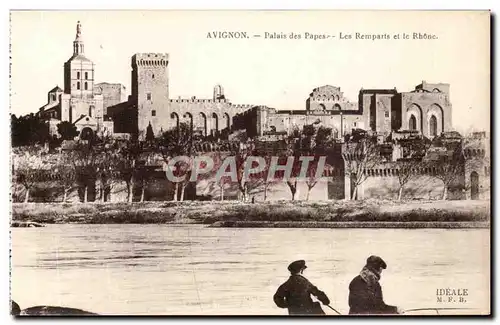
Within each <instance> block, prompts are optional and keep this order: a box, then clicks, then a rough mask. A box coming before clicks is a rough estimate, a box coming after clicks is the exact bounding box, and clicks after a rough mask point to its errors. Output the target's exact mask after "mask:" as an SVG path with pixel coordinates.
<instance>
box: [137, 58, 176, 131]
mask: <svg viewBox="0 0 500 325" xmlns="http://www.w3.org/2000/svg"><path fill="white" fill-rule="evenodd" d="M131 99H132V102H133V104H134V105H135V107H136V108H137V132H138V137H139V139H145V136H146V130H147V128H148V125H149V124H151V127H152V129H153V133H154V134H155V135H156V136H158V135H160V134H161V132H162V131H165V130H167V129H168V128H169V121H170V120H171V117H170V115H169V111H170V109H169V105H170V103H169V95H168V54H167V53H137V54H135V55H134V56H133V57H132V96H131Z"/></svg>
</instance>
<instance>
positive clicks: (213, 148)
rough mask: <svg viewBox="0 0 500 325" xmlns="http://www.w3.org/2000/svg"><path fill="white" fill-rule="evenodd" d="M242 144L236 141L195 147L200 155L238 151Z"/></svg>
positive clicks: (207, 143)
mask: <svg viewBox="0 0 500 325" xmlns="http://www.w3.org/2000/svg"><path fill="white" fill-rule="evenodd" d="M240 145H241V144H240V143H239V142H236V141H227V142H203V143H197V144H195V145H194V149H195V150H196V151H197V152H198V153H203V152H230V151H236V150H238V148H239V147H240Z"/></svg>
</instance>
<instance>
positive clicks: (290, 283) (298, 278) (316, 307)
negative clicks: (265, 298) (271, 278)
mask: <svg viewBox="0 0 500 325" xmlns="http://www.w3.org/2000/svg"><path fill="white" fill-rule="evenodd" d="M311 295H313V296H315V297H316V298H318V299H319V300H320V301H321V302H322V303H323V304H325V305H328V304H330V300H329V299H328V297H327V296H326V294H325V293H324V292H323V291H320V290H318V288H316V287H315V286H314V285H313V284H312V283H311V282H309V280H307V279H306V278H304V277H303V276H302V275H298V274H294V275H292V276H290V278H289V279H288V280H287V281H286V282H285V283H283V284H282V285H281V286H280V287H279V288H278V290H277V291H276V293H275V294H274V297H273V298H274V302H275V303H276V305H277V306H278V307H280V308H288V314H290V315H324V314H325V312H324V311H323V309H321V305H320V304H319V303H318V302H313V300H312V299H311Z"/></svg>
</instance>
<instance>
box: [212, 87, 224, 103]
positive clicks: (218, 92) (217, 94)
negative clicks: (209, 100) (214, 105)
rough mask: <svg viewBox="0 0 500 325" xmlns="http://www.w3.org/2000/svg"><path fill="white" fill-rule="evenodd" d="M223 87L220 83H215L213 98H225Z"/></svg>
mask: <svg viewBox="0 0 500 325" xmlns="http://www.w3.org/2000/svg"><path fill="white" fill-rule="evenodd" d="M225 98H226V97H225V96H224V88H223V87H222V86H221V85H215V87H214V98H213V100H218V99H225Z"/></svg>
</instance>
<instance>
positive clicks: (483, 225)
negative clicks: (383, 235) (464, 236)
mask: <svg viewBox="0 0 500 325" xmlns="http://www.w3.org/2000/svg"><path fill="white" fill-rule="evenodd" d="M210 227H211V228H305V229H307V228H317V229H370V228H371V229H388V228H389V229H390V228H392V229H424V228H427V229H489V228H490V223H489V222H480V221H479V222H468V221H454V222H453V221H452V222H447V221H435V222H418V221H400V222H397V221H394V222H390V221H389V222H387V221H374V222H369V221H341V222H314V221H312V222H311V221H305V222H304V221H295V222H286V221H285V222H268V221H262V222H261V221H217V222H214V223H213V224H211V225H210Z"/></svg>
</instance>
